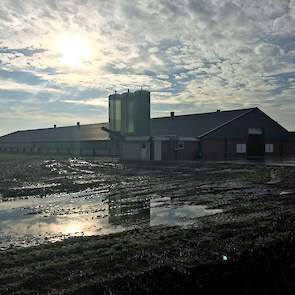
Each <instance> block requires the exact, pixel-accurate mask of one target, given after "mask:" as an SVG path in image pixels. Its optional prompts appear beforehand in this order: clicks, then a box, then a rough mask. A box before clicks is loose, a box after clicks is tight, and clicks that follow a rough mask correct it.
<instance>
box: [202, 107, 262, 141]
mask: <svg viewBox="0 0 295 295" xmlns="http://www.w3.org/2000/svg"><path fill="white" fill-rule="evenodd" d="M245 110H247V109H245ZM254 110H259V108H257V107H256V108H251V109H248V111H247V112H245V113H243V114H241V115H239V116H237V117H235V118H233V119H231V120H229V121H227V122H225V123H223V124H221V125H219V126H217V127H215V128H213V129H211V130H209V131H208V132H205V133H203V134H201V135H200V136H198V138H202V137H205V136H207V135H208V134H210V133H212V132H214V131H216V130H218V129H221V128H223V127H224V126H226V125H228V124H230V123H232V122H233V121H235V120H237V119H240V118H241V117H244V116H245V115H247V114H249V113H251V112H253V111H254Z"/></svg>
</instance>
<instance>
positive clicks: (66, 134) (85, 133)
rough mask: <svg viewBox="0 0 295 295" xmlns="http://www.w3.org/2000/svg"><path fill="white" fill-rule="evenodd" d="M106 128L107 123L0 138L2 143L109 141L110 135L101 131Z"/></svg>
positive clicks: (37, 131)
mask: <svg viewBox="0 0 295 295" xmlns="http://www.w3.org/2000/svg"><path fill="white" fill-rule="evenodd" d="M105 126H107V123H100V124H89V125H80V126H77V125H75V126H68V127H57V128H47V129H35V130H25V131H17V132H14V133H10V134H8V135H5V136H2V137H0V142H60V141H80V140H107V139H109V135H108V133H107V132H105V131H103V130H102V129H101V128H102V127H105Z"/></svg>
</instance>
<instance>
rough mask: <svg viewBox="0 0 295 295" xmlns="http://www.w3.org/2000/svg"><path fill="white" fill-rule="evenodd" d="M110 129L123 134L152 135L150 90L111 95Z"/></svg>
mask: <svg viewBox="0 0 295 295" xmlns="http://www.w3.org/2000/svg"><path fill="white" fill-rule="evenodd" d="M109 123H110V130H111V131H114V132H119V133H120V134H121V135H123V136H149V135H150V92H149V91H146V90H140V91H135V92H134V93H132V92H129V91H128V92H125V93H123V94H117V93H115V94H112V95H110V96H109Z"/></svg>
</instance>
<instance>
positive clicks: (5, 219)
mask: <svg viewBox="0 0 295 295" xmlns="http://www.w3.org/2000/svg"><path fill="white" fill-rule="evenodd" d="M221 212H222V210H208V209H206V207H205V206H197V205H191V204H186V203H185V202H183V203H182V204H173V201H171V198H169V197H165V198H162V197H160V196H158V195H151V196H146V195H145V196H142V197H139V196H138V197H134V196H132V197H128V196H127V197H126V196H120V195H113V196H109V195H108V190H104V189H100V190H99V189H94V190H86V191H83V192H78V193H68V194H66V193H64V194H53V195H49V196H47V197H45V198H37V197H28V198H27V199H18V200H15V201H7V202H0V249H1V250H4V249H7V248H9V247H11V246H14V247H27V246H32V245H38V244H42V243H45V242H55V241H59V240H62V239H65V238H68V237H72V236H90V235H105V234H110V233H115V232H121V231H124V230H129V229H133V228H138V227H148V226H156V225H180V226H188V225H191V224H193V223H194V222H195V221H196V220H195V218H197V217H201V216H205V215H210V214H216V213H221Z"/></svg>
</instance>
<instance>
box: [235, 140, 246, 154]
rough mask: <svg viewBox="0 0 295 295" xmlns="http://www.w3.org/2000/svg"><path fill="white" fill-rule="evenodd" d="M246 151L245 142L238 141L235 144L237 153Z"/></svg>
mask: <svg viewBox="0 0 295 295" xmlns="http://www.w3.org/2000/svg"><path fill="white" fill-rule="evenodd" d="M246 151H247V147H246V144H245V143H238V144H237V153H238V154H245V153H246Z"/></svg>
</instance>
